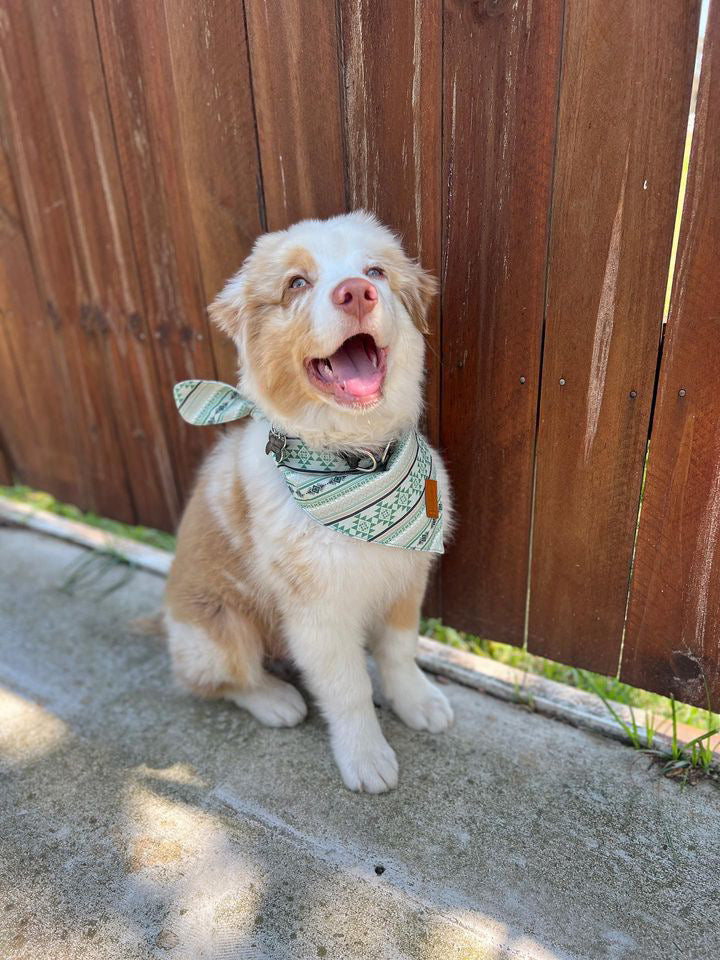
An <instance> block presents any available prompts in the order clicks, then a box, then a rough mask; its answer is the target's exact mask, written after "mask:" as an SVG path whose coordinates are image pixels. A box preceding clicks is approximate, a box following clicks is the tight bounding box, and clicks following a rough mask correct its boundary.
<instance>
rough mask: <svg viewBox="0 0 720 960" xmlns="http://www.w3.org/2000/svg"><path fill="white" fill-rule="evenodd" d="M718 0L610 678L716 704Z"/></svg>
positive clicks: (719, 608)
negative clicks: (622, 622)
mask: <svg viewBox="0 0 720 960" xmlns="http://www.w3.org/2000/svg"><path fill="white" fill-rule="evenodd" d="M718 142H720V3H718V2H713V3H712V4H711V5H710V12H709V21H708V26H707V32H706V39H705V46H704V51H703V67H702V75H701V78H700V88H699V92H698V101H697V110H696V119H695V132H694V139H693V146H692V154H691V159H690V169H689V176H688V186H687V194H686V197H685V206H684V213H683V222H682V228H681V235H680V246H679V250H678V264H679V266H678V269H677V272H676V274H675V279H674V284H673V295H672V301H671V309H670V316H669V319H668V326H667V333H666V337H665V350H664V355H663V360H662V367H661V372H660V382H659V389H658V399H657V404H656V409H655V418H654V425H653V432H652V438H651V443H650V456H649V461H648V471H647V479H646V484H645V494H644V499H643V504H642V511H641V513H640V526H639V530H638V539H637V552H636V558H635V567H634V573H633V583H632V590H631V595H630V607H629V613H628V624H627V632H626V639H625V649H624V655H623V663H622V671H621V678H622V679H623V680H625V681H626V682H627V683H633V684H636V685H639V686H643V687H646V688H649V689H651V690H657V691H659V692H660V693H664V694H669V693H674V694H675V696H676V697H678V698H679V699H681V700H685V701H689V702H692V703H696V704H698V705H699V706H707V699H706V687H705V684H706V683H707V687H708V690H709V692H710V695H711V698H712V701H713V703H714V707H715V709H716V710H717V709H718V706H719V705H720V557H719V556H718V543H719V542H720V393H719V392H718V384H720V269H719V268H718V264H719V263H720V152H719V151H718Z"/></svg>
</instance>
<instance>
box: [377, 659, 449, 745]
mask: <svg viewBox="0 0 720 960" xmlns="http://www.w3.org/2000/svg"><path fill="white" fill-rule="evenodd" d="M387 697H388V700H389V701H390V706H391V707H392V708H393V710H394V711H395V713H396V714H397V715H398V716H399V717H400V719H401V720H402V722H403V723H405V724H407V725H408V727H412V729H413V730H428V731H429V732H430V733H441V732H442V731H443V730H447V728H448V727H449V726H450V725H451V724H452V722H453V719H454V717H453V710H452V707H451V706H450V704H449V703H448V700H447V697H446V696H445V694H444V693H443V692H442V690H438V688H437V687H436V686H435V684H434V683H431V682H430V681H429V680H428V679H427V677H426V676H425V675H424V674H423V673H422V672H421V671H420V670H419V669H418V670H417V674H411V675H410V676H408V677H404V678H403V679H402V680H401V681H400V682H398V681H396V682H395V683H393V684H392V685H391V687H390V689H388V690H387Z"/></svg>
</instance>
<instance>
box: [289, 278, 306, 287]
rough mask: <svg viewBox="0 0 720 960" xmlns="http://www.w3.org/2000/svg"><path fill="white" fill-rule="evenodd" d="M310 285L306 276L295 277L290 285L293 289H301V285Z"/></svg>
mask: <svg viewBox="0 0 720 960" xmlns="http://www.w3.org/2000/svg"><path fill="white" fill-rule="evenodd" d="M307 285H308V282H307V280H306V279H305V277H293V278H292V280H291V281H290V286H291V288H292V289H293V290H299V289H300V287H306V286H307Z"/></svg>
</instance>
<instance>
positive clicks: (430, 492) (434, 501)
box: [425, 477, 440, 520]
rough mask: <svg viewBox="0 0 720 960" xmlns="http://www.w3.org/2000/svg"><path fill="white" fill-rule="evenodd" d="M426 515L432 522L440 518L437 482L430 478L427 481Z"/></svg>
mask: <svg viewBox="0 0 720 960" xmlns="http://www.w3.org/2000/svg"><path fill="white" fill-rule="evenodd" d="M425 513H426V514H427V515H428V517H430V519H431V520H437V518H438V517H439V516H440V511H439V509H438V492H437V480H433V478H432V477H428V478H427V480H426V481H425Z"/></svg>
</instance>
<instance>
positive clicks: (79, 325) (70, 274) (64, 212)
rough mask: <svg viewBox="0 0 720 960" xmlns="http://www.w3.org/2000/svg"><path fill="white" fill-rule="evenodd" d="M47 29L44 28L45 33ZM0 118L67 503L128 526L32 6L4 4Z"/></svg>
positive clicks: (127, 502) (62, 149)
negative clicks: (59, 429) (39, 308)
mask: <svg viewBox="0 0 720 960" xmlns="http://www.w3.org/2000/svg"><path fill="white" fill-rule="evenodd" d="M46 26H47V24H46ZM0 54H1V56H2V81H3V91H2V95H3V117H4V125H5V129H6V131H7V135H8V141H9V145H10V150H9V153H10V159H11V165H12V170H13V178H14V181H15V183H16V184H17V187H18V194H19V201H20V204H21V209H22V218H23V222H24V224H25V229H26V231H27V237H28V242H29V246H30V250H31V256H32V261H33V268H34V271H35V273H36V276H37V278H38V284H39V287H40V289H41V292H42V298H43V300H44V301H45V303H46V311H47V316H48V322H47V324H46V328H45V329H46V331H47V333H48V336H47V337H46V338H43V340H42V342H41V344H40V349H50V350H51V351H52V353H53V357H54V360H55V361H56V376H57V377H58V380H59V393H60V395H61V397H62V402H63V406H64V408H65V409H66V411H67V420H66V422H67V423H68V427H69V429H68V431H67V432H68V434H69V440H70V448H71V449H73V451H74V454H75V460H76V471H75V479H74V483H73V488H74V490H73V499H74V502H76V503H78V504H79V505H80V506H83V507H86V508H93V509H96V510H98V511H99V512H102V513H104V514H107V515H112V516H117V517H119V518H120V519H123V520H133V519H134V509H133V504H132V500H131V497H130V492H129V490H128V487H127V478H126V474H125V463H124V460H123V455H122V451H121V449H120V446H119V444H118V441H117V426H116V423H115V420H114V413H113V409H112V403H111V400H110V393H109V390H108V385H107V382H106V379H105V377H104V376H103V375H101V371H102V369H103V360H102V347H101V344H100V338H101V332H100V324H99V323H98V317H97V315H96V314H95V312H94V311H93V310H92V308H91V304H92V296H91V291H90V288H89V285H88V278H87V275H86V273H85V269H84V264H83V251H82V243H83V239H84V238H83V236H82V235H76V233H75V231H76V230H77V228H78V226H80V227H81V226H82V225H81V224H77V223H74V222H73V219H72V212H71V203H72V199H73V198H72V195H71V190H72V189H73V188H74V187H75V188H77V185H73V184H68V183H66V181H65V179H64V178H65V175H66V174H67V167H66V166H65V164H64V163H63V160H64V158H65V156H66V153H67V144H64V143H63V142H62V140H60V139H59V136H60V129H59V128H58V127H57V126H56V124H55V116H54V110H53V105H52V103H51V102H50V101H49V99H48V96H47V93H46V91H45V90H44V88H43V84H42V77H41V74H40V70H39V52H38V48H37V38H36V36H35V33H34V29H33V23H32V10H31V7H30V5H29V4H14V3H8V2H5V3H4V4H3V6H2V22H1V25H0Z"/></svg>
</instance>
